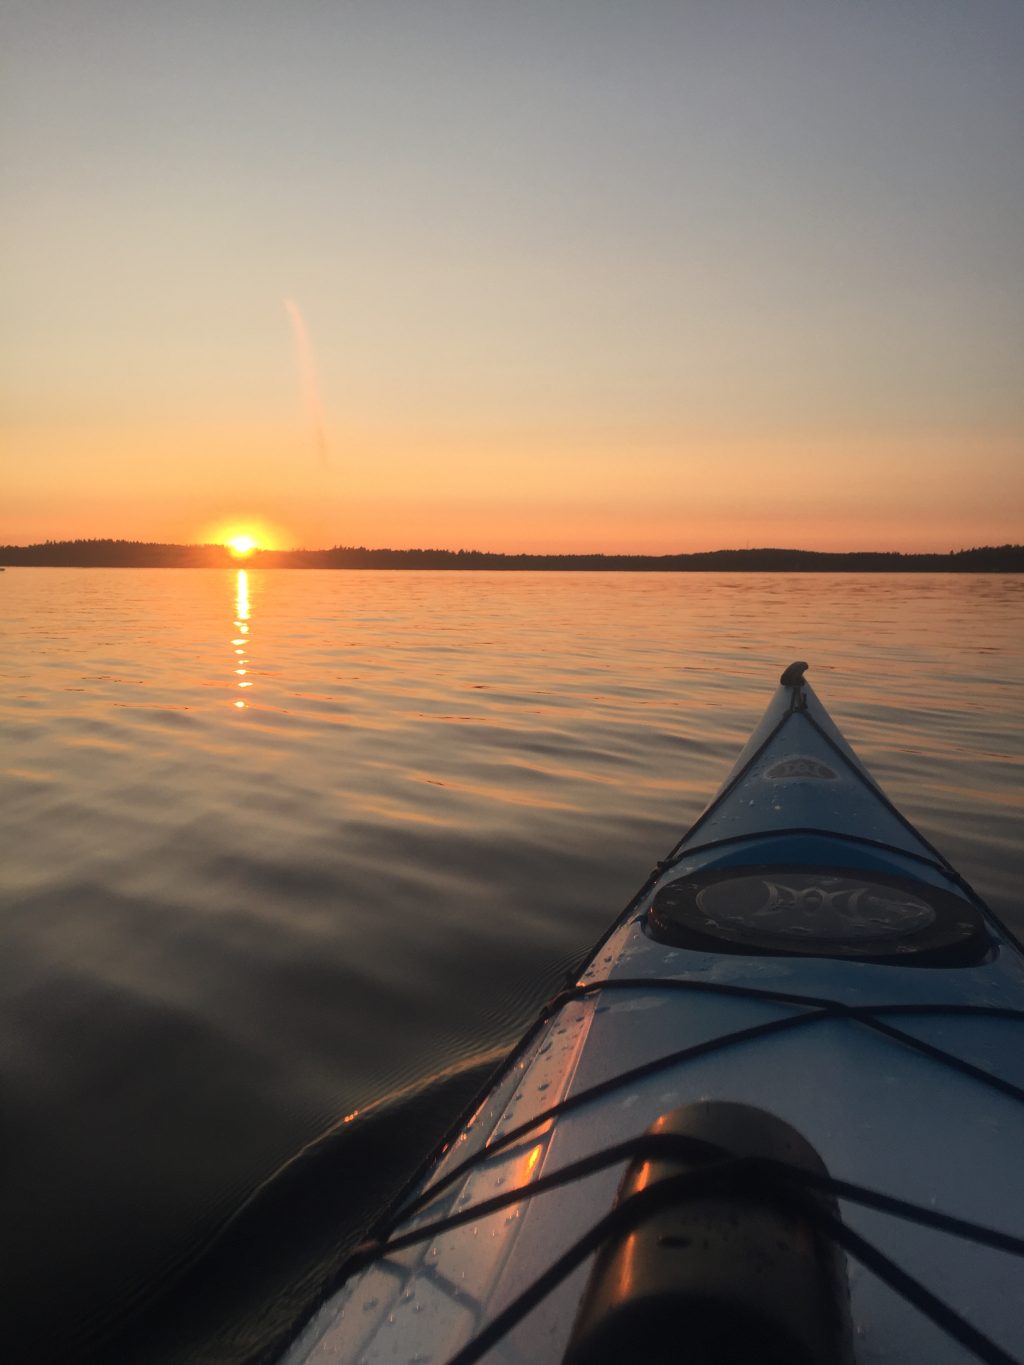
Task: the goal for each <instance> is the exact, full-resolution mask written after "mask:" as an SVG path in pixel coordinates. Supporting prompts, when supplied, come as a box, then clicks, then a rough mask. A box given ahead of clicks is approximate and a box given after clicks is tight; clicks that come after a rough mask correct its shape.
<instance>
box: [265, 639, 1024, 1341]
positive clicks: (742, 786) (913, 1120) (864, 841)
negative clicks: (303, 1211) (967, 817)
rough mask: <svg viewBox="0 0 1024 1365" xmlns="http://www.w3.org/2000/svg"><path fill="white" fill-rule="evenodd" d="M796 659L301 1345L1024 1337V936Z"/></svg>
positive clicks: (358, 1257) (358, 1256)
mask: <svg viewBox="0 0 1024 1365" xmlns="http://www.w3.org/2000/svg"><path fill="white" fill-rule="evenodd" d="M806 670H807V665H806V664H804V663H796V664H792V665H790V667H789V668H787V669H786V670H785V672H784V673H783V674H782V678H781V680H780V684H779V687H778V690H777V691H776V693H775V695H774V696H773V698H772V700H771V702H770V704H769V706H768V709H767V711H766V713H765V715H764V718H763V719H762V721H761V723H760V724H759V725H758V726H757V728H756V729H755V730H754V732H753V734H752V736H751V738H750V740H749V742H748V743H747V745H746V747H745V748H744V749H743V751H742V753H741V754H740V757H739V759H738V761H737V763H736V765H735V767H734V768H733V770H732V772H731V773H730V775H729V777H728V778H727V779H726V781H725V783H724V785H723V786H722V788H721V789H720V790H719V792H718V794H717V795H716V796H715V797H714V798H713V799H712V801H711V802H710V804H709V805H708V806H707V808H706V809H705V810H704V812H703V814H702V815H701V816H700V817H699V818H698V820H697V821H696V823H695V824H694V825H693V826H692V827H691V828H690V830H689V831H688V832H687V833H686V834H685V835H684V836H683V837H682V838H681V839H680V841H679V842H678V844H677V845H676V846H675V848H674V849H672V851H671V853H670V854H669V855H668V857H667V858H665V859H663V860H662V861H661V862H660V863H658V865H657V866H656V868H655V869H654V871H653V873H652V874H651V876H650V878H649V880H648V881H647V883H646V884H645V885H644V887H642V888H641V890H640V891H639V893H638V894H637V896H636V897H635V899H634V900H633V902H632V903H631V904H630V905H629V906H628V907H627V909H626V911H625V912H624V913H623V915H622V916H621V917H620V918H619V919H618V920H617V921H616V923H615V924H613V926H612V927H611V929H610V930H609V931H608V933H607V934H606V935H605V937H604V938H603V939H602V940H601V942H600V943H599V944H598V945H597V946H596V948H595V949H594V950H593V952H592V953H591V954H590V956H589V958H588V959H587V960H586V962H585V963H584V964H583V966H582V967H581V969H580V971H579V972H578V974H576V975H575V979H573V980H572V981H570V983H569V984H568V985H567V987H566V989H565V990H563V991H562V992H561V993H560V994H559V995H558V996H556V997H555V999H553V1000H552V1001H551V1002H549V1004H548V1006H547V1007H546V1008H545V1010H544V1012H543V1014H542V1016H541V1018H540V1019H539V1020H538V1021H537V1022H536V1024H535V1025H534V1026H533V1027H532V1028H531V1029H530V1030H529V1032H528V1033H527V1034H526V1036H525V1037H524V1038H523V1039H522V1040H521V1042H520V1043H519V1045H518V1046H517V1047H516V1049H515V1050H514V1051H513V1053H512V1054H511V1056H510V1057H509V1058H508V1059H507V1061H506V1062H505V1063H504V1064H503V1066H502V1067H501V1069H500V1070H499V1072H498V1074H497V1075H496V1076H495V1077H494V1078H492V1081H491V1083H490V1085H489V1087H488V1089H487V1091H486V1093H485V1094H484V1095H483V1096H482V1097H481V1098H480V1099H479V1101H478V1102H477V1104H476V1105H475V1106H474V1108H473V1110H472V1112H471V1113H470V1114H469V1115H468V1116H466V1117H465V1118H464V1119H463V1120H462V1121H461V1122H460V1124H459V1125H458V1127H457V1129H456V1130H455V1131H453V1133H452V1134H451V1136H450V1138H449V1140H448V1141H447V1142H446V1143H445V1144H444V1145H443V1147H442V1148H441V1150H440V1151H439V1152H436V1153H435V1154H434V1155H433V1156H432V1157H431V1158H430V1160H429V1161H428V1163H427V1164H426V1166H425V1167H424V1169H423V1170H422V1171H421V1172H420V1174H419V1175H418V1177H417V1179H416V1180H415V1181H414V1182H413V1184H412V1185H411V1187H410V1188H409V1189H408V1190H407V1191H406V1192H405V1193H404V1195H403V1196H402V1198H401V1200H400V1201H399V1202H398V1205H397V1206H396V1207H394V1208H392V1209H391V1210H390V1211H389V1213H388V1215H387V1217H386V1219H385V1220H384V1221H383V1222H382V1223H381V1225H380V1226H379V1227H378V1228H377V1230H376V1235H375V1236H374V1237H373V1238H371V1239H370V1240H369V1241H367V1242H365V1243H364V1244H362V1245H361V1246H360V1247H359V1248H357V1250H356V1252H355V1254H354V1256H353V1257H352V1258H351V1260H350V1262H349V1264H348V1265H347V1267H346V1274H345V1277H344V1279H343V1281H342V1282H341V1284H340V1286H339V1287H336V1288H332V1290H331V1292H330V1293H329V1294H328V1295H327V1296H326V1297H325V1299H324V1301H323V1302H322V1303H321V1306H320V1307H319V1308H318V1310H317V1312H316V1313H315V1315H314V1316H313V1317H312V1319H311V1320H310V1321H309V1322H308V1323H307V1324H306V1326H305V1328H304V1329H303V1331H302V1332H301V1334H300V1335H299V1336H298V1338H297V1339H296V1340H295V1341H294V1342H293V1343H292V1344H291V1346H290V1347H289V1348H288V1349H287V1350H286V1351H285V1353H284V1355H283V1356H282V1357H281V1360H282V1362H283V1365H307V1362H309V1365H312V1363H313V1362H320V1361H327V1360H330V1361H337V1362H357V1361H358V1362H362V1361H366V1362H377V1361H403V1362H410V1365H413V1363H414V1362H423V1363H424V1365H425V1363H426V1362H435V1363H436V1362H445V1361H447V1362H455V1365H469V1362H471V1361H476V1360H487V1361H492V1362H502V1363H503V1365H513V1363H514V1362H521V1363H522V1365H527V1362H529V1365H540V1363H541V1362H557V1361H566V1362H568V1365H597V1363H598V1362H602V1363H603V1362H612V1361H615V1362H632V1361H637V1362H659V1363H660V1362H669V1361H680V1362H687V1365H712V1362H715V1363H716V1365H717V1363H720V1362H734V1361H735V1362H741V1361H742V1362H750V1361H753V1360H757V1361H758V1362H762V1363H764V1362H767V1363H768V1365H775V1363H776V1362H777V1363H778V1365H782V1362H786V1365H825V1363H826V1362H828V1365H854V1363H856V1365H868V1363H869V1362H870V1365H882V1362H885V1365H892V1363H893V1362H929V1365H946V1363H947V1362H948V1363H949V1365H953V1362H964V1361H974V1360H983V1361H994V1362H1000V1365H1006V1362H1011V1361H1014V1360H1019V1359H1020V1358H1021V1357H1020V1355H1019V1354H1018V1353H1019V1352H1020V1351H1021V1347H1022V1343H1024V1296H1022V1292H1021V1291H1022V1288H1024V1279H1022V1263H1021V1259H1020V1258H1021V1256H1022V1255H1024V1047H1022V1046H1021V1044H1022V1042H1024V1032H1022V1028H1021V1025H1022V1023H1024V954H1022V952H1021V949H1020V946H1019V945H1018V944H1017V943H1016V942H1015V941H1014V939H1013V938H1012V936H1011V935H1010V933H1009V932H1008V930H1007V929H1006V928H1005V927H1004V926H1002V925H1001V924H1000V923H999V921H998V920H997V919H996V918H995V916H994V915H993V914H992V913H991V911H990V910H989V909H988V908H987V907H986V906H985V905H984V904H983V902H982V901H981V900H980V899H979V897H978V896H977V895H976V894H975V893H974V892H973V891H972V890H971V888H970V887H969V886H968V885H967V883H966V882H965V881H964V880H963V878H962V877H961V876H960V875H959V874H958V873H957V872H956V871H955V869H954V868H953V867H952V866H951V865H950V864H949V862H948V861H947V860H946V859H945V858H944V857H943V856H942V854H941V853H939V852H938V851H937V850H936V849H935V848H933V847H932V845H931V844H930V843H929V842H928V841H927V840H926V839H925V838H924V837H923V836H922V835H921V834H919V833H918V832H917V831H916V830H915V829H914V827H913V826H912V825H911V824H910V822H909V821H908V820H907V819H906V818H905V817H904V816H903V815H902V814H901V813H900V812H899V811H898V810H897V809H896V807H895V806H894V805H893V804H892V802H891V801H890V800H889V799H888V798H887V797H886V796H885V795H884V794H883V792H882V791H881V789H880V788H879V787H878V785H877V784H876V783H875V781H874V780H873V779H872V778H871V776H870V775H869V773H868V772H867V770H866V769H865V767H864V765H863V764H862V763H861V762H860V760H859V759H858V758H857V757H856V755H855V754H854V752H853V750H852V749H851V748H850V747H849V745H848V744H847V742H846V740H845V739H844V738H843V736H842V735H841V733H840V732H839V730H838V729H837V727H836V725H835V724H834V722H833V721H832V720H831V718H830V716H829V715H828V713H827V711H826V710H825V708H824V706H823V705H822V704H821V702H820V701H819V700H818V698H817V696H816V695H815V693H814V691H813V690H812V688H811V686H810V685H809V684H808V682H807V680H806V677H805V673H806Z"/></svg>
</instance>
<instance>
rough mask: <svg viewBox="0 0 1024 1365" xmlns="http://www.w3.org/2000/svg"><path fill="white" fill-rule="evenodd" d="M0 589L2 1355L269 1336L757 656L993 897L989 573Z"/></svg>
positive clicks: (441, 1123)
mask: <svg viewBox="0 0 1024 1365" xmlns="http://www.w3.org/2000/svg"><path fill="white" fill-rule="evenodd" d="M0 601H2V604H3V605H2V614H3V620H4V623H5V639H4V645H3V659H2V673H3V692H2V699H0V709H2V721H3V725H4V730H5V740H4V749H3V767H4V774H5V784H4V817H5V819H4V829H5V834H6V851H5V856H4V901H3V907H2V916H0V944H2V956H0V1105H2V1113H3V1117H2V1133H0V1139H2V1144H3V1153H4V1155H3V1164H2V1179H3V1183H4V1192H3V1196H2V1203H0V1207H2V1209H3V1220H2V1223H0V1247H2V1250H0V1257H2V1259H3V1261H4V1262H5V1263H6V1264H7V1266H8V1268H7V1269H6V1270H5V1271H4V1273H3V1279H4V1285H5V1290H4V1306H3V1308H2V1309H0V1312H2V1313H4V1314H5V1315H6V1321H5V1322H3V1323H0V1339H2V1340H4V1341H5V1343H6V1344H7V1345H8V1347H10V1346H11V1344H12V1343H13V1344H15V1354H14V1356H11V1355H9V1354H8V1355H7V1357H6V1358H8V1359H22V1358H24V1359H26V1360H29V1359H31V1360H32V1361H33V1362H34V1363H35V1365H45V1362H50V1361H57V1360H65V1359H74V1360H78V1361H82V1360H87V1359H90V1358H92V1357H94V1356H95V1357H99V1358H102V1359H104V1360H111V1361H126V1362H127V1361H132V1362H150V1361H152V1362H170V1361H190V1362H205V1361H210V1362H212V1361H217V1362H221V1363H224V1362H231V1361H241V1360H245V1359H247V1358H251V1357H252V1355H253V1353H254V1352H256V1353H257V1354H258V1350H259V1349H260V1348H262V1347H266V1346H268V1345H272V1343H273V1342H274V1341H275V1340H277V1339H278V1338H279V1337H280V1335H281V1333H282V1332H283V1331H284V1330H285V1329H286V1327H287V1324H288V1323H289V1321H290V1320H291V1319H292V1318H294V1317H295V1316H296V1315H298V1314H301V1313H302V1312H303V1311H304V1310H305V1309H306V1307H307V1306H308V1304H309V1302H310V1301H311V1298H312V1296H313V1295H314V1294H315V1293H316V1291H317V1288H318V1286H319V1285H320V1284H321V1283H322V1282H323V1280H324V1277H325V1276H326V1275H328V1274H329V1273H330V1272H331V1270H332V1268H333V1267H334V1266H335V1265H336V1264H337V1262H338V1260H339V1258H340V1255H341V1253H342V1251H343V1249H344V1247H345V1245H347V1244H348V1243H349V1242H350V1241H351V1239H352V1238H353V1237H354V1236H356V1235H357V1234H358V1232H359V1230H360V1229H361V1228H362V1227H363V1226H365V1223H366V1220H367V1219H369V1218H370V1217H372V1215H373V1213H374V1211H375V1210H376V1209H377V1208H379V1206H380V1204H381V1202H382V1200H384V1199H385V1198H386V1197H388V1196H389V1195H390V1194H392V1193H393V1192H394V1190H395V1189H396V1188H397V1187H398V1186H399V1185H400V1183H401V1182H402V1181H403V1180H404V1179H405V1178H406V1177H407V1176H408V1175H409V1173H410V1172H411V1171H412V1170H413V1169H414V1167H415V1165H416V1164H417V1163H418V1161H419V1160H420V1159H421V1158H422V1157H423V1156H424V1155H425V1153H426V1151H427V1149H428V1148H429V1147H430V1146H431V1145H432V1144H433V1143H434V1142H435V1141H437V1140H438V1138H439V1137H440V1135H441V1134H442V1133H443V1131H444V1130H445V1129H446V1128H447V1127H448V1125H449V1124H450V1123H451V1121H452V1119H453V1118H454V1117H455V1116H456V1114H457V1113H458V1111H459V1109H460V1108H461V1106H462V1105H463V1104H465V1103H466V1102H467V1101H468V1100H469V1099H470V1098H471V1096H472V1094H473V1093H474V1091H475V1089H476V1088H477V1087H478V1086H479V1085H480V1083H481V1080H482V1078H483V1077H484V1076H485V1075H486V1074H487V1071H488V1069H489V1068H490V1067H492V1066H493V1065H494V1063H495V1061H496V1060H497V1058H498V1057H500V1055H501V1052H502V1050H503V1049H506V1048H507V1047H508V1046H510V1045H511V1043H512V1042H513V1041H514V1040H515V1038H516V1037H517V1036H518V1034H519V1033H520V1032H521V1031H522V1030H523V1028H524V1027H525V1025H526V1024H527V1023H528V1022H529V1021H530V1019H531V1018H532V1017H533V1015H534V1014H535V1012H536V1010H537V1008H538V1007H539V1006H540V1004H541V1003H542V1001H543V1000H544V999H545V998H546V997H547V996H548V995H549V994H550V993H551V992H552V991H553V990H555V989H556V988H557V987H558V985H559V984H561V981H562V978H563V976H564V973H565V972H566V970H567V969H569V968H570V967H571V965H572V964H573V963H574V962H575V961H576V960H578V958H579V957H580V955H581V954H582V953H583V952H584V951H585V950H586V948H587V947H588V945H589V944H590V943H591V942H592V941H593V940H594V939H595V938H596V937H597V936H598V935H599V933H600V932H601V931H602V930H603V929H604V928H605V926H606V925H607V924H608V922H609V921H610V920H611V919H612V918H613V917H614V916H615V915H616V914H617V913H618V912H619V911H620V910H621V909H622V907H623V906H624V905H625V903H626V902H627V901H628V900H629V898H630V896H631V895H632V893H633V891H634V890H635V889H636V887H637V886H638V885H639V884H640V883H641V882H642V880H643V879H644V877H645V876H646V873H647V872H648V870H649V868H650V867H651V865H652V864H653V862H654V861H655V860H656V859H657V858H658V857H660V856H661V855H662V854H663V853H664V852H666V851H667V849H668V848H669V846H670V845H671V844H672V843H673V842H674V840H675V838H676V836H677V835H678V833H679V832H680V831H681V830H682V828H683V827H684V826H685V825H687V824H688V823H689V822H690V821H691V820H692V819H693V818H694V817H695V816H696V815H697V813H698V812H699V810H700V809H701V807H702V806H703V804H704V802H705V801H706V799H707V798H708V796H709V795H710V794H711V792H712V790H713V789H714V788H715V787H716V786H717V785H718V783H719V781H720V780H721V778H722V777H723V776H724V774H725V772H726V770H727V769H728V767H729V766H730V765H731V762H732V760H733V758H734V756H735V754H736V752H737V750H738V749H739V747H740V745H741V744H742V742H743V740H744V739H745V738H746V736H747V734H748V732H749V731H750V729H751V728H752V726H753V724H754V722H755V721H756V720H757V718H758V717H759V715H760V713H761V711H762V709H763V708H764V706H765V705H766V703H767V701H768V698H769V696H770V693H771V691H772V689H773V687H774V685H775V682H776V680H777V677H778V673H779V671H780V669H781V667H782V666H784V665H785V664H787V663H789V662H790V661H791V660H792V659H795V658H802V659H809V660H810V661H811V665H812V668H811V673H810V677H811V680H812V681H813V683H814V684H815V686H816V688H817V690H818V692H819V694H820V695H821V696H822V699H823V700H824V701H825V703H826V705H828V706H829V708H830V709H831V711H832V713H833V715H834V716H835V717H836V719H837V720H838V721H839V723H840V725H841V726H842V728H843V729H844V730H845V732H846V734H847V735H848V737H849V738H850V739H851V741H852V742H853V744H854V745H855V747H856V748H857V749H858V750H859V752H860V754H861V755H862V757H864V758H865V759H866V761H867V763H868V765H869V766H870V767H871V769H872V770H873V772H874V773H875V775H876V777H878V779H879V780H880V781H881V782H882V784H883V786H884V787H885V788H886V790H887V791H888V793H889V794H890V796H891V797H892V798H893V799H894V800H895V801H896V803H897V804H898V805H899V806H900V807H901V808H902V809H903V810H904V811H905V813H906V814H907V815H908V816H909V817H910V818H911V819H912V820H914V822H915V823H916V824H917V825H918V826H919V827H920V829H921V830H922V832H923V833H924V834H925V835H926V836H927V837H929V838H930V839H931V840H932V841H933V842H934V843H936V844H937V845H938V846H939V847H940V848H941V849H942V850H943V852H945V853H946V854H947V855H948V856H949V857H950V858H951V859H952V861H953V862H954V863H955V864H956V865H957V866H958V867H959V868H960V870H961V871H962V872H963V873H964V875H965V876H966V877H967V878H968V879H969V880H970V881H972V882H973V884H974V885H975V887H976V888H977V890H978V891H979V892H980V893H981V894H982V895H983V896H984V897H985V898H986V899H987V900H988V901H989V903H990V904H991V905H992V907H993V908H994V909H995V910H996V912H997V913H998V914H1000V915H1001V916H1002V917H1003V918H1004V920H1005V921H1006V922H1007V923H1008V924H1009V925H1010V926H1011V927H1013V928H1015V929H1016V930H1017V932H1018V933H1020V932H1022V931H1024V905H1022V902H1021V899H1020V897H1019V888H1020V884H1021V874H1022V871H1024V854H1022V846H1021V838H1020V835H1021V811H1022V796H1021V789H1022V781H1021V778H1022V773H1021V767H1022V763H1024V706H1022V701H1024V686H1022V679H1024V578H1018V577H1002V576H991V577H989V576H984V577H981V576H979V577H970V576H954V575H927V576H925V575H922V576H918V575H894V576H882V575H877V576H876V575H864V576H860V575H843V576H839V575H837V576H829V575H793V576H774V575H740V574H733V575H713V574H679V575H669V574H664V575H659V574H572V573H566V574H539V573H538V574H533V573H507V574H503V573H493V574H491V573H479V574H475V573H448V574H445V573H434V574H431V573H385V572H367V573H358V572H334V573H331V572H316V571H308V572H301V571H293V572H288V571H276V572H275V571H258V570H250V571H244V570H240V571H237V572H224V571H220V570H58V569H36V570H8V572H7V573H5V574H4V575H2V577H0ZM239 1210H241V1212H239Z"/></svg>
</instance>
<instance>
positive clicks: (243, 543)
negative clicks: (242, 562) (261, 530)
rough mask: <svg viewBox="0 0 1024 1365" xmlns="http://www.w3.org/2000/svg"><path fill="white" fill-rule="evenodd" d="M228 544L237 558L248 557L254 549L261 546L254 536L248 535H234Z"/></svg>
mask: <svg viewBox="0 0 1024 1365" xmlns="http://www.w3.org/2000/svg"><path fill="white" fill-rule="evenodd" d="M226 544H227V547H228V549H229V550H230V551H231V553H232V554H233V555H234V556H235V558H236V559H247V558H248V557H249V555H251V554H252V552H253V550H256V549H258V548H259V546H258V545H257V542H256V540H255V539H254V537H253V536H247V535H238V536H232V537H231V539H230V540H229V541H227V542H226Z"/></svg>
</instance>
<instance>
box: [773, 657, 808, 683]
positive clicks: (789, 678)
mask: <svg viewBox="0 0 1024 1365" xmlns="http://www.w3.org/2000/svg"><path fill="white" fill-rule="evenodd" d="M809 668H810V664H808V663H804V662H802V661H800V660H798V661H797V662H796V663H794V664H790V666H789V667H788V668H787V669H786V671H785V672H784V673H783V675H782V677H781V678H780V679H779V682H780V683H781V684H782V686H783V687H799V686H800V685H801V684H802V683H803V680H804V674H805V673H806V672H807V670H808V669H809Z"/></svg>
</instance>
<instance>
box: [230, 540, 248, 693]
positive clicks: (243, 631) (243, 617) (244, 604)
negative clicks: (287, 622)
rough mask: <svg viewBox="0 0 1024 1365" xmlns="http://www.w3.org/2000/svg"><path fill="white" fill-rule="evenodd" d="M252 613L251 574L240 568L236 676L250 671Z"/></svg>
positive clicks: (234, 551) (239, 684)
mask: <svg viewBox="0 0 1024 1365" xmlns="http://www.w3.org/2000/svg"><path fill="white" fill-rule="evenodd" d="M236 539H237V540H248V537H246V536H238V537H236ZM228 544H229V545H230V546H231V548H232V553H238V551H236V550H235V548H234V543H233V542H232V541H229V542H228ZM247 553H248V552H247ZM250 613H251V607H250V603H249V575H248V573H246V571H245V569H239V570H238V572H237V573H236V575H235V619H234V621H233V623H232V624H233V625H234V627H235V629H236V630H237V631H238V634H237V635H235V636H234V637H233V638H232V641H231V643H232V645H233V646H234V655H235V663H236V664H237V665H238V667H237V668H236V669H235V677H236V678H241V679H244V678H245V677H246V674H247V673H248V672H249V670H248V668H247V667H246V665H247V664H248V662H249V656H248V654H247V650H248V648H249V641H248V639H246V636H247V635H248V634H249V625H248V622H249V616H250ZM236 686H238V687H251V686H252V683H251V682H248V681H243V682H239V683H237V684H236ZM234 705H235V708H236V709H237V710H239V711H244V710H245V705H246V704H245V702H244V701H241V700H239V701H236V702H235V703H234Z"/></svg>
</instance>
